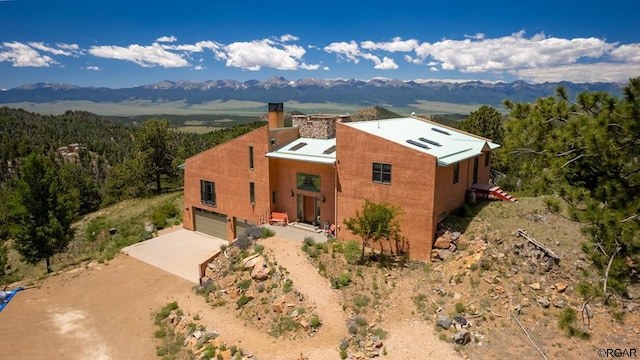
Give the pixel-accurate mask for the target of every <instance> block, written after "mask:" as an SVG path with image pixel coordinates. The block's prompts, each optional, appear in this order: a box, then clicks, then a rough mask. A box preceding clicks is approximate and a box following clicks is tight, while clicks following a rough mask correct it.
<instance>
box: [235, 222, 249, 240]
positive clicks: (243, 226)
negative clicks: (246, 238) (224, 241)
mask: <svg viewBox="0 0 640 360" xmlns="http://www.w3.org/2000/svg"><path fill="white" fill-rule="evenodd" d="M252 225H253V224H252V223H250V222H249V220H246V219H241V218H236V237H238V236H240V235H242V234H244V232H245V231H246V230H247V229H248V228H250V227H251V226H252Z"/></svg>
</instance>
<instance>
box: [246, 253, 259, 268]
mask: <svg viewBox="0 0 640 360" xmlns="http://www.w3.org/2000/svg"><path fill="white" fill-rule="evenodd" d="M259 261H262V262H264V258H263V257H262V255H260V254H253V255H251V256H249V257H247V258H245V259H244V260H242V267H243V268H245V269H252V268H254V267H255V266H256V264H257V263H258V262H259Z"/></svg>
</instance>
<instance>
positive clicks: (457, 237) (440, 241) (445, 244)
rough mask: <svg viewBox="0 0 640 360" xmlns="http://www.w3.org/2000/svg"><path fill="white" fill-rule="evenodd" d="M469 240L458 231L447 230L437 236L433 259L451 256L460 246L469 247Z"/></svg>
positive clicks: (443, 258) (432, 253)
mask: <svg viewBox="0 0 640 360" xmlns="http://www.w3.org/2000/svg"><path fill="white" fill-rule="evenodd" d="M468 246H469V241H468V240H466V239H464V238H463V237H462V234H461V233H460V232H458V231H449V230H446V231H444V233H443V234H442V235H440V236H438V237H437V238H436V241H435V242H434V243H433V249H432V250H431V261H434V262H435V261H441V260H446V259H448V258H450V257H451V256H452V255H453V253H454V252H456V250H457V249H458V247H464V248H466V247H468Z"/></svg>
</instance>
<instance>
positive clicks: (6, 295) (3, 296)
mask: <svg viewBox="0 0 640 360" xmlns="http://www.w3.org/2000/svg"><path fill="white" fill-rule="evenodd" d="M20 290H24V288H23V287H22V286H20V287H17V288H15V289H13V290H7V291H0V312H2V310H4V307H5V306H7V304H8V303H9V301H11V299H13V297H14V296H15V295H16V293H18V291H20Z"/></svg>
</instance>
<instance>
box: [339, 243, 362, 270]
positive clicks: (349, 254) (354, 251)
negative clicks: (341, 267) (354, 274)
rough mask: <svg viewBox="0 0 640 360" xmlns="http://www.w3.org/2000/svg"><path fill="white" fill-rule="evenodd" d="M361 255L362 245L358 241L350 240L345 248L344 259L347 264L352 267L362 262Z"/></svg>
mask: <svg viewBox="0 0 640 360" xmlns="http://www.w3.org/2000/svg"><path fill="white" fill-rule="evenodd" d="M361 253H362V249H361V248H360V243H358V242H357V241H353V240H350V241H348V242H347V243H346V245H345V246H344V251H343V255H344V258H345V259H346V260H347V263H349V264H351V265H353V264H357V263H358V261H360V255H361Z"/></svg>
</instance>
